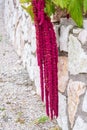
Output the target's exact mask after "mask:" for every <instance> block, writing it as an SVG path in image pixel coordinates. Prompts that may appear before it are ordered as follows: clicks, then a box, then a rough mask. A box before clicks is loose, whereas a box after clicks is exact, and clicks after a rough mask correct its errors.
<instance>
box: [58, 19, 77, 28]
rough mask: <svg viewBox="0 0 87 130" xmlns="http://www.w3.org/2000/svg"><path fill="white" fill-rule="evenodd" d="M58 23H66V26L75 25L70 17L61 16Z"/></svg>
mask: <svg viewBox="0 0 87 130" xmlns="http://www.w3.org/2000/svg"><path fill="white" fill-rule="evenodd" d="M60 25H66V26H68V25H72V26H75V25H76V24H75V22H74V21H73V19H72V18H70V19H67V18H61V19H60Z"/></svg>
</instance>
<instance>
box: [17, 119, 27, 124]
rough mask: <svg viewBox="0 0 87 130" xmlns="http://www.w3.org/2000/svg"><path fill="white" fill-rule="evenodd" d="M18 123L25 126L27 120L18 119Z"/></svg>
mask: <svg viewBox="0 0 87 130" xmlns="http://www.w3.org/2000/svg"><path fill="white" fill-rule="evenodd" d="M16 123H20V124H24V123H25V119H23V118H18V119H17V120H16Z"/></svg>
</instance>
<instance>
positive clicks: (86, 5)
mask: <svg viewBox="0 0 87 130" xmlns="http://www.w3.org/2000/svg"><path fill="white" fill-rule="evenodd" d="M83 7H84V12H85V13H86V12H87V0H83Z"/></svg>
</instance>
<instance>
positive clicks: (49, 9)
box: [44, 0, 55, 16]
mask: <svg viewBox="0 0 87 130" xmlns="http://www.w3.org/2000/svg"><path fill="white" fill-rule="evenodd" d="M44 11H45V13H47V15H48V16H51V15H52V14H53V13H54V12H55V6H54V4H53V3H52V2H51V1H50V0H48V1H46V7H45V9H44Z"/></svg>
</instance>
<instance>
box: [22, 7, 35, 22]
mask: <svg viewBox="0 0 87 130" xmlns="http://www.w3.org/2000/svg"><path fill="white" fill-rule="evenodd" d="M22 8H23V9H24V10H26V12H27V13H28V14H29V15H30V16H31V18H32V20H34V14H33V7H32V5H29V6H27V7H25V6H24V5H22Z"/></svg>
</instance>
